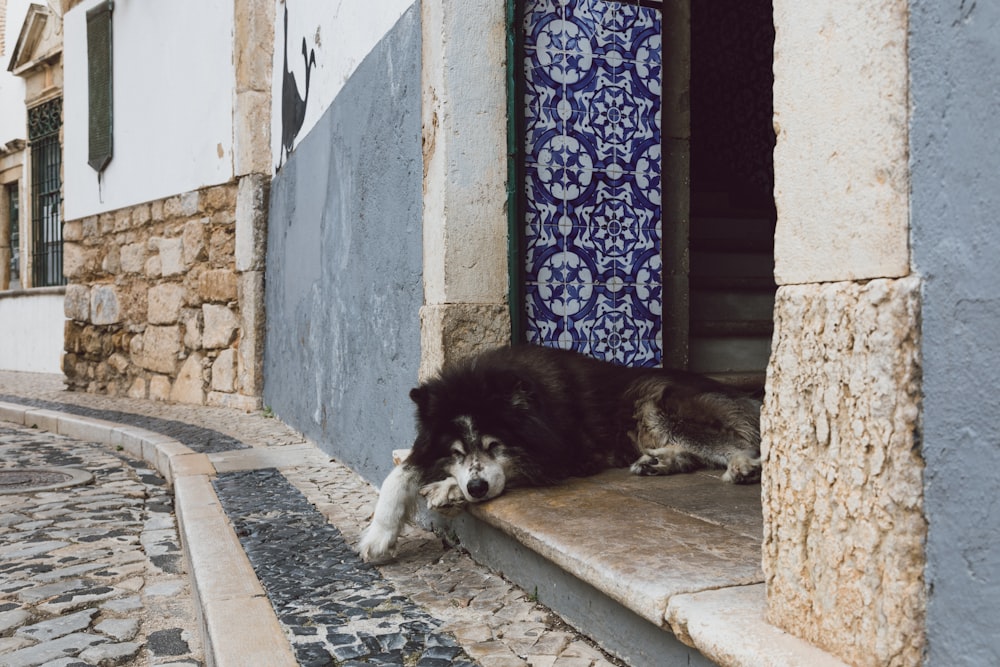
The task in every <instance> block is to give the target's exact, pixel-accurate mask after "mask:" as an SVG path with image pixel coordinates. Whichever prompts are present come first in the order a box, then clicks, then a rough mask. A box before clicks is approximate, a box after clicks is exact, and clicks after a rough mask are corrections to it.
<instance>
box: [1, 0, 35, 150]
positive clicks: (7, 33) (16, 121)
mask: <svg viewBox="0 0 1000 667" xmlns="http://www.w3.org/2000/svg"><path fill="white" fill-rule="evenodd" d="M29 4H31V3H30V0H7V24H6V29H5V30H4V49H3V53H2V54H0V145H3V144H6V143H7V142H8V141H10V140H11V139H25V138H27V134H28V131H27V129H26V121H25V110H24V80H23V79H21V78H20V77H17V76H14V75H13V74H11V73H10V72H8V71H7V66H8V65H10V58H11V54H12V53H13V52H14V46H15V45H16V44H17V36H18V34H19V33H20V32H21V25H22V24H23V23H24V15H25V14H26V13H27V11H28V5H29Z"/></svg>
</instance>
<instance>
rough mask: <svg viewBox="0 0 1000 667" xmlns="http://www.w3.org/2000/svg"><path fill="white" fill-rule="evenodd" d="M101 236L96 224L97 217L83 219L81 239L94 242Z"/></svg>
mask: <svg viewBox="0 0 1000 667" xmlns="http://www.w3.org/2000/svg"><path fill="white" fill-rule="evenodd" d="M100 236H101V229H100V227H99V226H98V224H97V216H96V215H92V216H90V217H89V218H84V219H83V238H85V239H92V240H96V239H97V238H99V237H100Z"/></svg>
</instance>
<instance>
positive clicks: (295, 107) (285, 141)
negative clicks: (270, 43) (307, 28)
mask: <svg viewBox="0 0 1000 667" xmlns="http://www.w3.org/2000/svg"><path fill="white" fill-rule="evenodd" d="M302 59H303V60H304V61H305V63H306V80H305V92H304V93H299V85H298V83H297V82H296V81H295V75H294V74H292V72H291V70H289V69H288V4H285V76H284V78H283V79H282V80H281V147H282V151H283V152H284V159H285V161H287V160H288V155H289V154H290V153H291V152H292V144H293V143H294V142H295V137H296V136H298V134H299V130H301V129H302V121H303V120H304V119H305V117H306V102H308V101H309V72H310V70H311V69H312V68H313V67H314V66H315V65H316V50H315V49H308V48H307V46H306V38H305V37H303V38H302Z"/></svg>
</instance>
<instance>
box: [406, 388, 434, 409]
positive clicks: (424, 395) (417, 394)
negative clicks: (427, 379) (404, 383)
mask: <svg viewBox="0 0 1000 667" xmlns="http://www.w3.org/2000/svg"><path fill="white" fill-rule="evenodd" d="M410 400H411V401H413V402H414V403H416V404H417V410H418V411H419V412H420V414H426V413H427V408H428V404H429V403H430V392H429V391H427V385H423V384H422V385H420V386H419V387H414V388H413V389H411V390H410Z"/></svg>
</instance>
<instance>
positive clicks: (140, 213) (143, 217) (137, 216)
mask: <svg viewBox="0 0 1000 667" xmlns="http://www.w3.org/2000/svg"><path fill="white" fill-rule="evenodd" d="M151 219H152V214H151V209H150V205H149V204H139V205H138V206H135V207H133V208H132V225H133V226H135V227H142V226H143V225H145V224H146V223H148V222H149V221H150V220H151Z"/></svg>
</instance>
